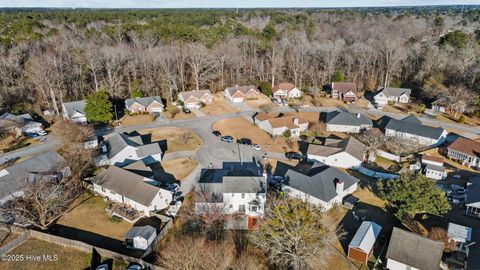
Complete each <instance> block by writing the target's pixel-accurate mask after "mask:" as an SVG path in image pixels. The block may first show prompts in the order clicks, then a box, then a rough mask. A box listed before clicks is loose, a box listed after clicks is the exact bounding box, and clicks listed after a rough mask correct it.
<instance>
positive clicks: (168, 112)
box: [163, 104, 195, 120]
mask: <svg viewBox="0 0 480 270" xmlns="http://www.w3.org/2000/svg"><path fill="white" fill-rule="evenodd" d="M175 108H177V107H175V106H173V105H172V104H167V110H166V111H165V112H163V116H165V118H167V119H170V120H173V119H175V120H178V119H192V118H195V114H194V113H184V112H183V111H182V109H179V108H177V109H178V113H177V114H175V117H174V116H173V114H172V110H175Z"/></svg>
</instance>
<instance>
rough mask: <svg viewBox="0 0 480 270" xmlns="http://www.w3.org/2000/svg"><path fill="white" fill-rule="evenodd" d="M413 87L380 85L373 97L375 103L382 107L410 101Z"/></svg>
mask: <svg viewBox="0 0 480 270" xmlns="http://www.w3.org/2000/svg"><path fill="white" fill-rule="evenodd" d="M411 93H412V90H411V89H408V88H396V87H379V88H378V89H377V94H376V95H375V96H374V97H373V99H374V100H375V103H376V104H377V105H378V106H380V107H382V106H384V105H387V104H388V103H389V102H391V103H409V102H410V94H411Z"/></svg>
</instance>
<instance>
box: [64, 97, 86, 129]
mask: <svg viewBox="0 0 480 270" xmlns="http://www.w3.org/2000/svg"><path fill="white" fill-rule="evenodd" d="M86 104H87V102H86V101H85V100H78V101H71V102H64V103H63V104H62V112H63V117H64V118H65V119H68V120H71V121H73V122H77V123H80V124H86V123H87V117H86V114H85V105H86Z"/></svg>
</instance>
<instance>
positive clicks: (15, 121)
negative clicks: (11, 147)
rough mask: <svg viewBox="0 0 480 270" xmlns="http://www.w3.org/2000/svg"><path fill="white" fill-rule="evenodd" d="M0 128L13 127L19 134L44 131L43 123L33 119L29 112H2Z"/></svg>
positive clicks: (13, 130)
mask: <svg viewBox="0 0 480 270" xmlns="http://www.w3.org/2000/svg"><path fill="white" fill-rule="evenodd" d="M0 128H2V129H11V130H12V132H13V133H15V134H16V135H17V136H20V135H21V134H27V135H28V134H38V133H42V132H44V130H43V125H42V123H39V122H36V121H35V120H33V117H32V116H31V115H30V114H28V113H24V114H19V115H15V114H12V113H8V112H7V113H4V114H2V115H1V116H0Z"/></svg>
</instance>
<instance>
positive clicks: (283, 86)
mask: <svg viewBox="0 0 480 270" xmlns="http://www.w3.org/2000/svg"><path fill="white" fill-rule="evenodd" d="M293 88H295V85H294V84H293V83H279V84H278V85H277V86H275V87H274V88H273V89H272V92H273V93H275V92H277V91H278V90H280V89H281V90H283V91H287V92H289V91H290V90H292V89H293Z"/></svg>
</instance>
